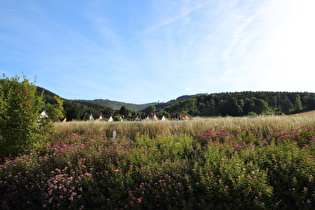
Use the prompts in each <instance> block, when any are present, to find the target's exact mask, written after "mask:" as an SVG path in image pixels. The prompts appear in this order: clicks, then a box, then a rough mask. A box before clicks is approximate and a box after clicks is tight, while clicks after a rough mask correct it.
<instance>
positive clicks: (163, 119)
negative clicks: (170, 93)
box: [157, 115, 167, 121]
mask: <svg viewBox="0 0 315 210" xmlns="http://www.w3.org/2000/svg"><path fill="white" fill-rule="evenodd" d="M157 118H158V120H161V121H166V120H167V118H166V117H165V116H164V115H158V116H157Z"/></svg>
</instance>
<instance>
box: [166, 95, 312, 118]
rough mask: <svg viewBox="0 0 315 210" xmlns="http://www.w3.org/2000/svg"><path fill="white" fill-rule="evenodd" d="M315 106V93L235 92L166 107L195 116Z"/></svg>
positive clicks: (288, 111) (294, 110)
mask: <svg viewBox="0 0 315 210" xmlns="http://www.w3.org/2000/svg"><path fill="white" fill-rule="evenodd" d="M314 109H315V93H309V92H263V91H261V92H251V91H248V92H235V93H217V94H208V95H200V96H196V97H194V98H190V99H188V100H185V101H181V102H177V103H175V104H172V105H170V106H168V107H166V108H165V111H168V112H184V113H187V114H190V115H193V116H198V115H199V116H226V115H229V116H243V115H248V114H281V113H284V114H293V113H299V112H303V111H309V110H314Z"/></svg>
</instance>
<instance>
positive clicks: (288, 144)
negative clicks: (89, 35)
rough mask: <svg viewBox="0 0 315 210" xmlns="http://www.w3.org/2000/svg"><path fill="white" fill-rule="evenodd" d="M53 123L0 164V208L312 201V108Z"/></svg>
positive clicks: (307, 204) (293, 205) (303, 204)
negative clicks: (50, 131)
mask: <svg viewBox="0 0 315 210" xmlns="http://www.w3.org/2000/svg"><path fill="white" fill-rule="evenodd" d="M55 126H56V132H55V134H54V135H53V136H51V137H50V140H49V141H47V142H45V143H42V145H40V147H39V148H38V149H37V150H34V151H26V152H25V154H21V155H20V156H19V157H15V158H7V159H6V160H5V161H2V163H1V164H2V165H0V194H1V197H0V202H1V206H0V208H3V209H42V208H47V209H56V208H57V209H65V208H71V209H84V208H87V209H101V208H104V209H248V208H250V209H252V208H259V209H264V208H265V209H314V208H315V178H314V176H315V160H314V157H315V130H314V128H315V112H314V111H313V112H309V113H304V114H300V115H291V116H258V117H253V118H251V117H224V118H223V117H219V118H193V119H192V120H187V121H184V120H182V121H150V122H149V121H148V122H101V121H93V122H91V121H86V122H80V121H73V122H67V123H57V124H56V125H55ZM114 131H116V133H117V136H116V137H115V138H113V132H114Z"/></svg>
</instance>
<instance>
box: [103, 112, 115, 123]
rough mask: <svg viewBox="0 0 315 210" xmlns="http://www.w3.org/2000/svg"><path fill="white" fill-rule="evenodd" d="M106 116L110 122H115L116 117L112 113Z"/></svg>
mask: <svg viewBox="0 0 315 210" xmlns="http://www.w3.org/2000/svg"><path fill="white" fill-rule="evenodd" d="M104 118H106V119H107V121H108V122H113V121H114V118H113V115H112V114H109V115H105V116H104Z"/></svg>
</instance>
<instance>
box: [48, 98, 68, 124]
mask: <svg viewBox="0 0 315 210" xmlns="http://www.w3.org/2000/svg"><path fill="white" fill-rule="evenodd" d="M54 99H55V100H56V101H57V103H56V104H47V105H46V107H45V111H46V113H47V115H48V117H49V118H50V119H51V120H52V121H53V122H57V121H59V120H60V119H62V118H63V117H64V115H63V113H62V112H63V100H62V99H61V98H59V97H57V96H54Z"/></svg>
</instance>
